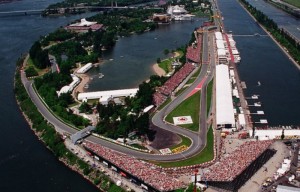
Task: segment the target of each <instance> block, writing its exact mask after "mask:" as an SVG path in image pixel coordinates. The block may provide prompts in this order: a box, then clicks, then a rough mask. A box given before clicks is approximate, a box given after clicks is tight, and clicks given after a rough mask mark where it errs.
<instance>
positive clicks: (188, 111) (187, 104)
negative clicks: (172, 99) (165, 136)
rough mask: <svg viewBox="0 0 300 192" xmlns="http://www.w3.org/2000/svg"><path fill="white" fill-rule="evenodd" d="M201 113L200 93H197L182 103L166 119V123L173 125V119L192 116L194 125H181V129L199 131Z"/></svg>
mask: <svg viewBox="0 0 300 192" xmlns="http://www.w3.org/2000/svg"><path fill="white" fill-rule="evenodd" d="M199 112H200V92H197V93H195V94H194V95H192V96H191V97H189V98H187V99H186V100H184V101H183V102H182V103H180V104H179V105H178V106H177V107H176V108H175V109H174V110H173V111H172V112H171V113H169V114H168V115H167V117H166V121H167V122H169V123H173V117H178V116H191V117H192V120H193V124H187V125H181V127H184V128H187V129H190V130H192V131H198V130H199Z"/></svg>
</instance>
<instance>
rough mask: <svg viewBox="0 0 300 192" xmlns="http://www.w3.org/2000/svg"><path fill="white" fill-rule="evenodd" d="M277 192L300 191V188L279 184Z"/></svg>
mask: <svg viewBox="0 0 300 192" xmlns="http://www.w3.org/2000/svg"><path fill="white" fill-rule="evenodd" d="M276 192H299V188H297V187H289V186H283V185H278V186H277V189H276Z"/></svg>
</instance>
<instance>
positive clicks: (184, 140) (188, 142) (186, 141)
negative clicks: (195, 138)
mask: <svg viewBox="0 0 300 192" xmlns="http://www.w3.org/2000/svg"><path fill="white" fill-rule="evenodd" d="M179 136H180V138H181V142H180V143H178V144H177V145H174V146H172V147H170V149H171V150H173V149H176V148H178V147H180V146H182V145H185V146H187V147H189V146H190V145H191V144H192V141H191V140H190V139H189V138H187V137H184V136H182V135H179Z"/></svg>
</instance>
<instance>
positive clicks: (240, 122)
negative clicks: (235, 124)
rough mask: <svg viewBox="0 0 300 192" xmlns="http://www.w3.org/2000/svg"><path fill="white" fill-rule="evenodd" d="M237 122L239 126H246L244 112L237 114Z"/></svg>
mask: <svg viewBox="0 0 300 192" xmlns="http://www.w3.org/2000/svg"><path fill="white" fill-rule="evenodd" d="M239 124H240V126H243V127H245V126H246V120H245V115H244V114H239Z"/></svg>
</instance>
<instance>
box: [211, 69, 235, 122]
mask: <svg viewBox="0 0 300 192" xmlns="http://www.w3.org/2000/svg"><path fill="white" fill-rule="evenodd" d="M231 92H232V91H231V84H230V81H229V69H228V66H227V65H217V66H216V105H217V107H216V121H217V125H225V124H231V125H232V126H234V125H235V119H234V111H233V102H232V93H231Z"/></svg>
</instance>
